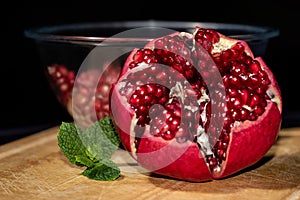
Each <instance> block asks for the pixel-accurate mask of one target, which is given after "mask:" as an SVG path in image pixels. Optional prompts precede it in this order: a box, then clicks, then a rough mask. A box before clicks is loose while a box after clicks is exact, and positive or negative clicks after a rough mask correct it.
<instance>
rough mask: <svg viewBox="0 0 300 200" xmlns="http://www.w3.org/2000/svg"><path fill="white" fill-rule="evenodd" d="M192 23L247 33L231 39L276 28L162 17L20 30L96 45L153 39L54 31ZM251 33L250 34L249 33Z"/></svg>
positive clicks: (263, 35) (261, 36) (269, 34)
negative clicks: (164, 19)
mask: <svg viewBox="0 0 300 200" xmlns="http://www.w3.org/2000/svg"><path fill="white" fill-rule="evenodd" d="M195 26H201V27H204V28H213V29H224V30H242V31H248V32H249V34H234V35H230V37H232V38H236V39H243V40H245V41H255V40H268V39H270V38H273V37H277V36H278V35H279V29H277V28H275V27H270V26H262V25H251V24H240V23H225V22H195V21H162V20H141V21H138V20H137V21H107V22H81V23H70V24H59V25H52V26H42V27H35V28H29V29H26V30H25V31H24V35H25V36H26V37H27V38H31V39H34V40H35V41H43V42H60V43H81V44H89V45H98V44H99V43H101V42H103V41H104V40H106V39H108V38H109V39H110V41H111V42H114V41H116V42H130V41H140V42H147V41H150V40H152V39H153V38H117V37H112V38H111V37H100V36H85V35H66V34H57V33H56V32H58V31H67V30H69V31H70V30H76V29H79V30H84V29H89V28H115V29H117V28H126V29H133V28H143V27H157V28H168V29H176V28H185V29H193V28H194V27H195ZM251 32H252V33H251Z"/></svg>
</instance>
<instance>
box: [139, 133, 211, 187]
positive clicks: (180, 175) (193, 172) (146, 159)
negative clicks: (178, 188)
mask: <svg viewBox="0 0 300 200" xmlns="http://www.w3.org/2000/svg"><path fill="white" fill-rule="evenodd" d="M137 161H138V163H139V164H140V165H141V166H144V167H145V168H146V169H148V170H151V171H154V172H155V173H157V174H161V175H164V176H169V177H172V178H176V179H181V180H182V179H184V180H186V181H191V182H202V181H207V180H211V179H212V177H211V172H210V171H209V169H208V167H207V165H206V162H205V159H204V158H203V156H202V153H201V152H200V150H199V147H198V145H197V144H196V143H193V142H186V143H183V144H179V143H177V142H176V141H175V140H173V141H172V142H171V143H166V142H165V141H164V140H162V139H161V138H159V137H155V138H153V137H149V136H148V137H146V138H144V139H142V140H141V141H140V144H139V148H138V150H137ZM154 161H155V162H154ZM188 161H190V162H188Z"/></svg>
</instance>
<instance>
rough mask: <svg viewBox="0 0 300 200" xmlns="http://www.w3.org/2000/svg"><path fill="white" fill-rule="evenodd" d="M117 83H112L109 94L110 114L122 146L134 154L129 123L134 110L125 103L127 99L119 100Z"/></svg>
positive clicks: (132, 137)
mask: <svg viewBox="0 0 300 200" xmlns="http://www.w3.org/2000/svg"><path fill="white" fill-rule="evenodd" d="M117 86H118V85H116V84H113V85H112V89H111V94H110V98H109V101H110V105H111V106H110V116H111V119H112V121H113V123H114V125H115V127H116V129H117V131H118V134H119V137H120V140H121V141H122V145H123V146H124V148H125V149H126V150H127V151H128V152H130V153H131V155H132V156H133V157H135V156H134V153H133V152H134V145H133V142H134V141H133V140H134V136H132V135H131V130H130V128H131V124H132V117H133V116H134V111H133V110H132V109H130V108H129V104H127V103H125V102H127V100H124V101H120V100H119V99H120V98H122V97H120V94H119V88H118V87H117Z"/></svg>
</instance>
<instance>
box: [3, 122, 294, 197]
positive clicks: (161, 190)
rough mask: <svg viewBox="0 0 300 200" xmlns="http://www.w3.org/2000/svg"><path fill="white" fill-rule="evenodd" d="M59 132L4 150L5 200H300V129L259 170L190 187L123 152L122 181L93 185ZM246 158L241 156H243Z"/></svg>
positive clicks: (282, 137)
mask: <svg viewBox="0 0 300 200" xmlns="http://www.w3.org/2000/svg"><path fill="white" fill-rule="evenodd" d="M57 133H58V127H53V128H51V129H48V130H45V131H42V132H39V133H36V134H34V135H31V136H29V137H26V138H23V139H20V140H18V141H14V142H11V143H9V144H5V145H2V146H0V199H5V200H6V199H26V200H27V199H74V200H76V199H89V200H93V199H110V200H112V199H117V200H122V199H136V200H140V199H147V200H148V199H151V200H156V199H157V200H158V199H159V200H167V199H170V200H189V199H222V200H227V199H272V200H274V199H288V200H294V199H300V128H290V129H282V130H281V131H280V134H279V138H278V140H277V142H276V144H274V146H273V147H272V148H271V149H270V151H269V152H268V153H267V154H266V155H265V156H264V157H263V159H262V160H261V161H260V162H259V163H257V164H256V165H255V166H253V167H251V168H249V169H247V170H244V171H242V172H241V173H239V174H237V175H234V176H231V177H230V178H227V179H224V180H216V181H211V182H205V183H190V182H185V181H178V180H172V179H169V178H164V177H160V176H157V175H153V174H150V173H147V172H140V171H139V170H140V168H139V167H138V166H137V165H136V163H135V162H134V161H133V160H130V157H129V158H128V159H127V158H126V159H125V160H126V161H124V159H123V160H122V159H119V156H120V155H121V156H120V157H123V156H126V155H127V154H126V155H125V154H124V152H117V153H116V155H114V159H115V160H116V161H117V162H118V164H119V165H120V166H121V170H122V177H121V178H119V179H118V180H116V181H112V182H102V181H95V180H90V179H88V178H86V177H84V176H82V175H81V174H80V173H81V172H82V171H83V168H79V167H77V166H74V165H71V164H69V162H68V161H67V160H66V158H65V157H64V156H63V154H62V153H61V152H60V149H59V148H58V146H57V140H56V136H57ZM241 156H242V155H241Z"/></svg>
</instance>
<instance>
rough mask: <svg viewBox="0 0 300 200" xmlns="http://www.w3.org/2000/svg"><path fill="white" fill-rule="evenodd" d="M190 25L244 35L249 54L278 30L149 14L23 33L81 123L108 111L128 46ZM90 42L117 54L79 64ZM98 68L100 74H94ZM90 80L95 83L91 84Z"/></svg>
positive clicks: (261, 50) (262, 47) (260, 49)
mask: <svg viewBox="0 0 300 200" xmlns="http://www.w3.org/2000/svg"><path fill="white" fill-rule="evenodd" d="M195 26H201V27H204V28H213V29H215V30H217V31H219V32H220V33H223V34H224V35H227V36H230V37H232V38H236V39H240V40H245V41H246V42H248V44H249V46H250V47H251V49H252V50H253V52H254V55H255V56H264V55H265V53H266V50H267V47H268V44H269V41H270V39H271V38H274V37H277V36H278V35H279V30H278V29H276V28H273V27H265V26H253V25H247V24H230V23H212V22H188V21H183V22H182V21H181V22H178V21H153V20H149V21H117V22H99V23H95V22H94V23H79V24H64V25H57V26H50V27H38V28H32V29H28V30H26V31H25V36H26V37H28V38H31V39H33V41H34V42H35V43H36V47H37V49H38V52H39V55H40V59H41V62H42V67H43V68H44V71H45V75H46V77H47V79H48V81H49V85H50V86H51V88H52V89H53V91H54V94H55V95H56V97H57V99H58V100H59V102H60V103H61V104H62V105H63V106H64V107H65V108H66V109H67V110H68V112H69V113H70V114H71V116H73V117H75V116H76V118H77V121H80V122H82V123H81V124H83V126H84V124H89V123H90V122H91V121H95V120H96V119H95V118H102V117H103V116H105V115H107V114H108V109H109V108H108V90H109V89H110V87H111V84H112V83H113V82H114V81H115V80H116V78H117V77H118V75H119V73H120V71H121V68H122V65H123V62H124V61H125V59H126V57H127V55H128V53H129V52H130V50H132V49H133V48H135V47H142V46H143V45H144V44H145V43H147V42H149V41H151V40H152V39H153V38H156V37H160V36H163V35H166V34H169V33H170V32H172V31H185V32H190V33H192V32H193V30H194V28H195ZM140 28H141V29H142V31H135V32H134V34H132V33H133V32H129V33H130V34H128V32H127V31H130V30H135V29H140ZM143 28H146V29H143ZM145 30H146V31H145ZM124 33H125V34H124ZM96 47H97V49H98V50H99V49H100V51H101V53H102V54H109V53H110V52H111V48H113V52H114V53H115V54H118V55H120V56H119V57H117V59H114V60H112V58H111V57H110V56H109V55H106V56H101V58H96V59H98V60H97V63H98V64H99V65H100V66H97V67H96V70H95V69H91V70H86V69H82V68H83V67H82V65H84V63H85V62H86V61H87V59H86V58H87V57H91V52H92V51H93V50H94V49H95V48H96ZM108 58H109V59H108ZM105 59H107V60H105ZM85 65H86V63H85ZM99 71H101V73H102V74H101V75H102V76H101V77H103V78H100V80H99V74H98V73H99ZM75 83H78V84H77V85H76V84H75ZM74 84H75V85H74ZM90 85H96V86H95V88H91V87H90ZM75 86H76V89H77V90H76V92H74V87H75ZM74 94H76V96H75V95H74ZM91 113H96V114H94V115H93V114H92V115H91Z"/></svg>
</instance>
